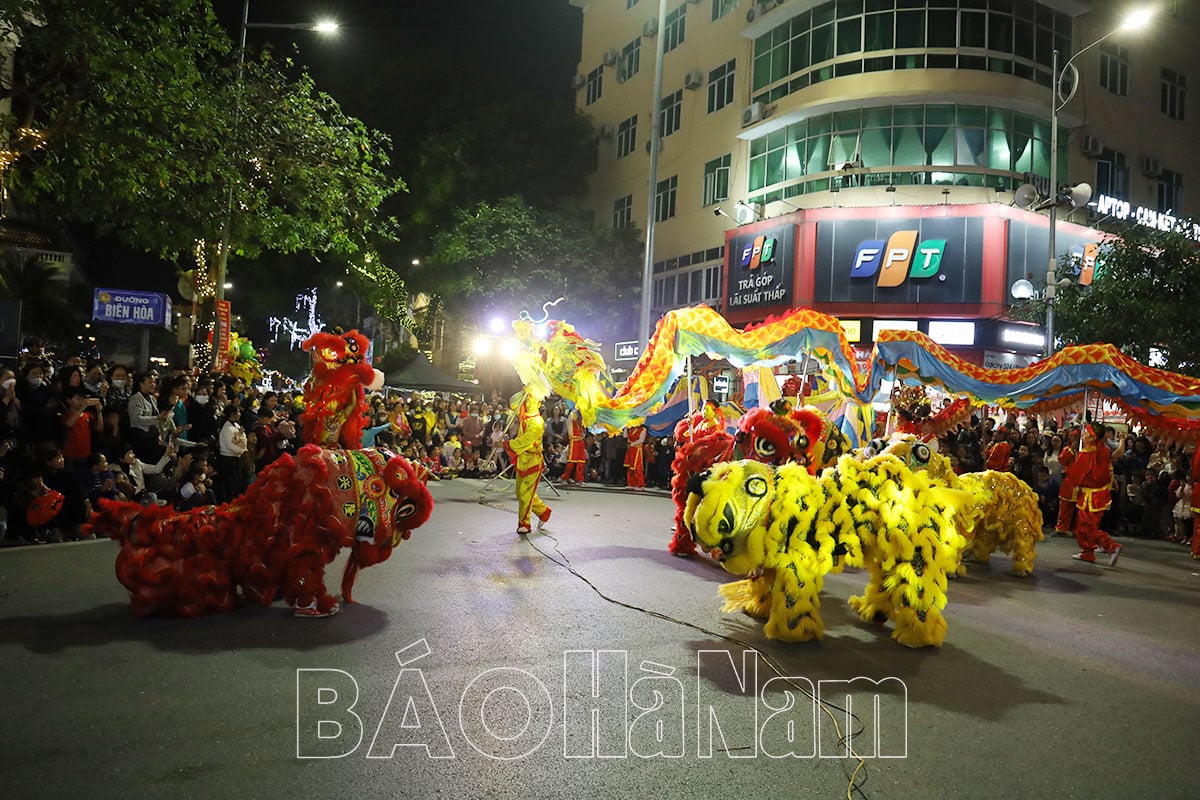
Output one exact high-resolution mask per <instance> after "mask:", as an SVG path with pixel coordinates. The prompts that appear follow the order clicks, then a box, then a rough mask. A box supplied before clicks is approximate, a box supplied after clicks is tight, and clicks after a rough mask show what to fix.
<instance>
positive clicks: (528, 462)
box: [504, 387, 550, 536]
mask: <svg viewBox="0 0 1200 800" xmlns="http://www.w3.org/2000/svg"><path fill="white" fill-rule="evenodd" d="M517 403H518V404H519V405H517V406H516V414H517V420H518V425H517V435H516V436H514V437H513V438H512V439H509V440H508V441H507V442H505V443H504V449H505V450H507V451H508V455H509V457H510V458H511V459H512V460H513V465H514V469H515V471H516V475H517V485H516V491H517V533H518V534H520V535H522V536H523V535H525V534H527V533H529V530H530V528H529V521H530V519H529V517H530V513H533V514H536V515H537V518H538V528H539V529H541V528H542V527H543V526H544V525H545V524H546V523H547V522H549V521H550V506H548V505H546V504H545V503H543V502H542V498H540V497H538V493H537V487H538V481H540V480H541V479H542V469H543V468H544V467H545V466H546V462H545V459H544V458H543V456H542V436H543V435H544V434H545V432H546V422H545V420H543V419H542V411H541V407H540V406H541V399H540V398H539V397H537V396H536V395H535V394H534V393H533V392H532V391H530V390H529V388H528V387H526V390H525V393H524V396H523V397H521V399H520V400H518V401H517Z"/></svg>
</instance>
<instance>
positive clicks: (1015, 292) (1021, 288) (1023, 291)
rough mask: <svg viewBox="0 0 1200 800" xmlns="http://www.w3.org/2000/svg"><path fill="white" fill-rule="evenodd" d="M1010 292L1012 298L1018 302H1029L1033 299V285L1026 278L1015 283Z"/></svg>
mask: <svg viewBox="0 0 1200 800" xmlns="http://www.w3.org/2000/svg"><path fill="white" fill-rule="evenodd" d="M1009 291H1010V292H1012V296H1013V297H1015V298H1016V299H1018V300H1028V299H1029V298H1031V297H1033V284H1032V283H1030V282H1029V281H1027V280H1025V279H1024V278H1021V280H1019V281H1015V282H1014V283H1013V285H1012V288H1010V289H1009Z"/></svg>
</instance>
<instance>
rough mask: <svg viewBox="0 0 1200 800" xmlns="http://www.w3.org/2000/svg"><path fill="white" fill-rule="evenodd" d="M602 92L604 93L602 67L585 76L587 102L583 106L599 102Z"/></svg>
mask: <svg viewBox="0 0 1200 800" xmlns="http://www.w3.org/2000/svg"><path fill="white" fill-rule="evenodd" d="M602 91H604V67H596V68H595V69H594V70H592V71H591V72H589V73H588V76H587V102H586V103H585V104H586V105H589V106H590V105H591V104H592V103H594V102H596V101H597V100H599V99H600V92H602Z"/></svg>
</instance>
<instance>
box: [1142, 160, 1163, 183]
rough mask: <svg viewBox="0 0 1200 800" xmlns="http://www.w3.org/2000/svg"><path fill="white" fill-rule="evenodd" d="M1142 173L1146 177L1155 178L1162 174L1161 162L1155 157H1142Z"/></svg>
mask: <svg viewBox="0 0 1200 800" xmlns="http://www.w3.org/2000/svg"><path fill="white" fill-rule="evenodd" d="M1142 174H1143V175H1145V176H1146V177H1147V178H1157V177H1159V176H1160V175H1162V164H1160V163H1159V161H1158V159H1157V158H1143V159H1142Z"/></svg>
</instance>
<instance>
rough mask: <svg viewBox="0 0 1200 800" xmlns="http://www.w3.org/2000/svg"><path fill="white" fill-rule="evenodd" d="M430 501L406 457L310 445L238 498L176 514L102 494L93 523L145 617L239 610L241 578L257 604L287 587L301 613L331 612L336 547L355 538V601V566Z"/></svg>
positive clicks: (375, 558) (377, 554) (413, 524)
mask: <svg viewBox="0 0 1200 800" xmlns="http://www.w3.org/2000/svg"><path fill="white" fill-rule="evenodd" d="M432 508H433V499H432V498H431V497H430V495H429V490H428V489H426V488H425V483H424V481H423V480H422V478H421V476H420V474H419V473H418V471H417V470H416V469H414V468H413V466H412V465H411V464H409V462H408V461H407V460H406V459H404V458H402V457H400V456H396V455H392V454H391V453H388V452H386V451H382V450H358V451H349V452H347V451H340V450H322V449H320V448H319V447H316V446H314V445H307V446H305V447H303V448H301V449H300V452H299V453H297V454H296V456H295V458H292V457H291V456H289V455H286V454H285V455H283V456H280V457H279V459H278V460H276V461H275V462H273V463H272V464H271V465H270V466H269V467H267V468H266V469H265V470H263V471H262V472H261V473H260V474H259V476H258V479H257V480H255V481H254V483H253V484H251V486H250V489H249V491H247V492H246V494H244V495H242V496H241V497H239V498H238V499H237V500H235V501H234V502H232V503H228V504H226V505H222V506H210V507H208V508H198V509H193V510H192V511H188V512H184V513H178V512H175V511H173V510H171V509H170V508H169V507H165V508H159V507H157V506H147V507H143V506H141V505H140V504H138V503H130V502H113V501H106V500H101V501H100V511H98V512H97V513H96V514H94V515H93V516H92V519H91V522H90V524H89V526H88V527H89V530H90V531H91V532H93V533H95V534H97V535H108V536H110V537H111V538H112V539H114V540H116V541H118V542H120V543H121V552H120V553H119V554H118V555H117V567H116V568H117V579H118V580H120V581H121V583H122V584H123V585H124V586H125V588H127V589H128V590H129V591H130V592H131V601H132V603H133V610H134V613H136V614H137V615H138V616H143V617H144V616H149V615H151V614H168V615H175V616H180V617H198V616H200V615H202V614H206V613H208V612H214V611H217V612H220V611H231V610H232V609H233V608H234V607H236V606H237V603H238V590H239V589H240V590H241V594H242V596H243V597H245V599H246V600H249V601H251V602H254V603H259V604H261V605H270V604H271V603H272V602H273V601H274V600H275V599H276V598H277V597H278V596H279V595H280V594H282V596H283V598H284V599H285V600H287V602H288V603H289V604H290V605H291V606H292V607H293V608H294V609H295V614H296V616H303V617H327V616H330V615H331V614H334V613H337V611H338V608H339V606H338V603H337V600H336V599H335V598H334V597H332V596H331V595H330V594H329V593H328V592H327V591H326V589H325V567H326V565H328V564H329V563H331V562H332V561H333V559H334V558H335V557H336V556H337V554H338V551H339V550H341V549H342V548H349V549H350V559H349V561H348V562H347V564H346V569H345V572H344V573H343V575H342V596H343V598H344V599H345V601H346V602H347V603H352V602H354V599H353V598H352V597H351V595H350V592H351V589H352V588H353V586H354V580H355V578H356V577H357V575H358V570H359V568H360V567H369V566H371V565H373V564H378V563H380V562H383V561H386V560H387V559H388V557H389V556H390V555H391V554H392V549H393V548H394V547H395V546H396V545H398V544H399V543H400V542H401V541H402V540H404V539H407V538H408V537H409V535H410V534H411V533H412V530H413V529H414V528H417V527H419V526H420V525H421V524H423V523H424V522H425V520H427V519H428V518H429V513H430V511H431V510H432Z"/></svg>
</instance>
